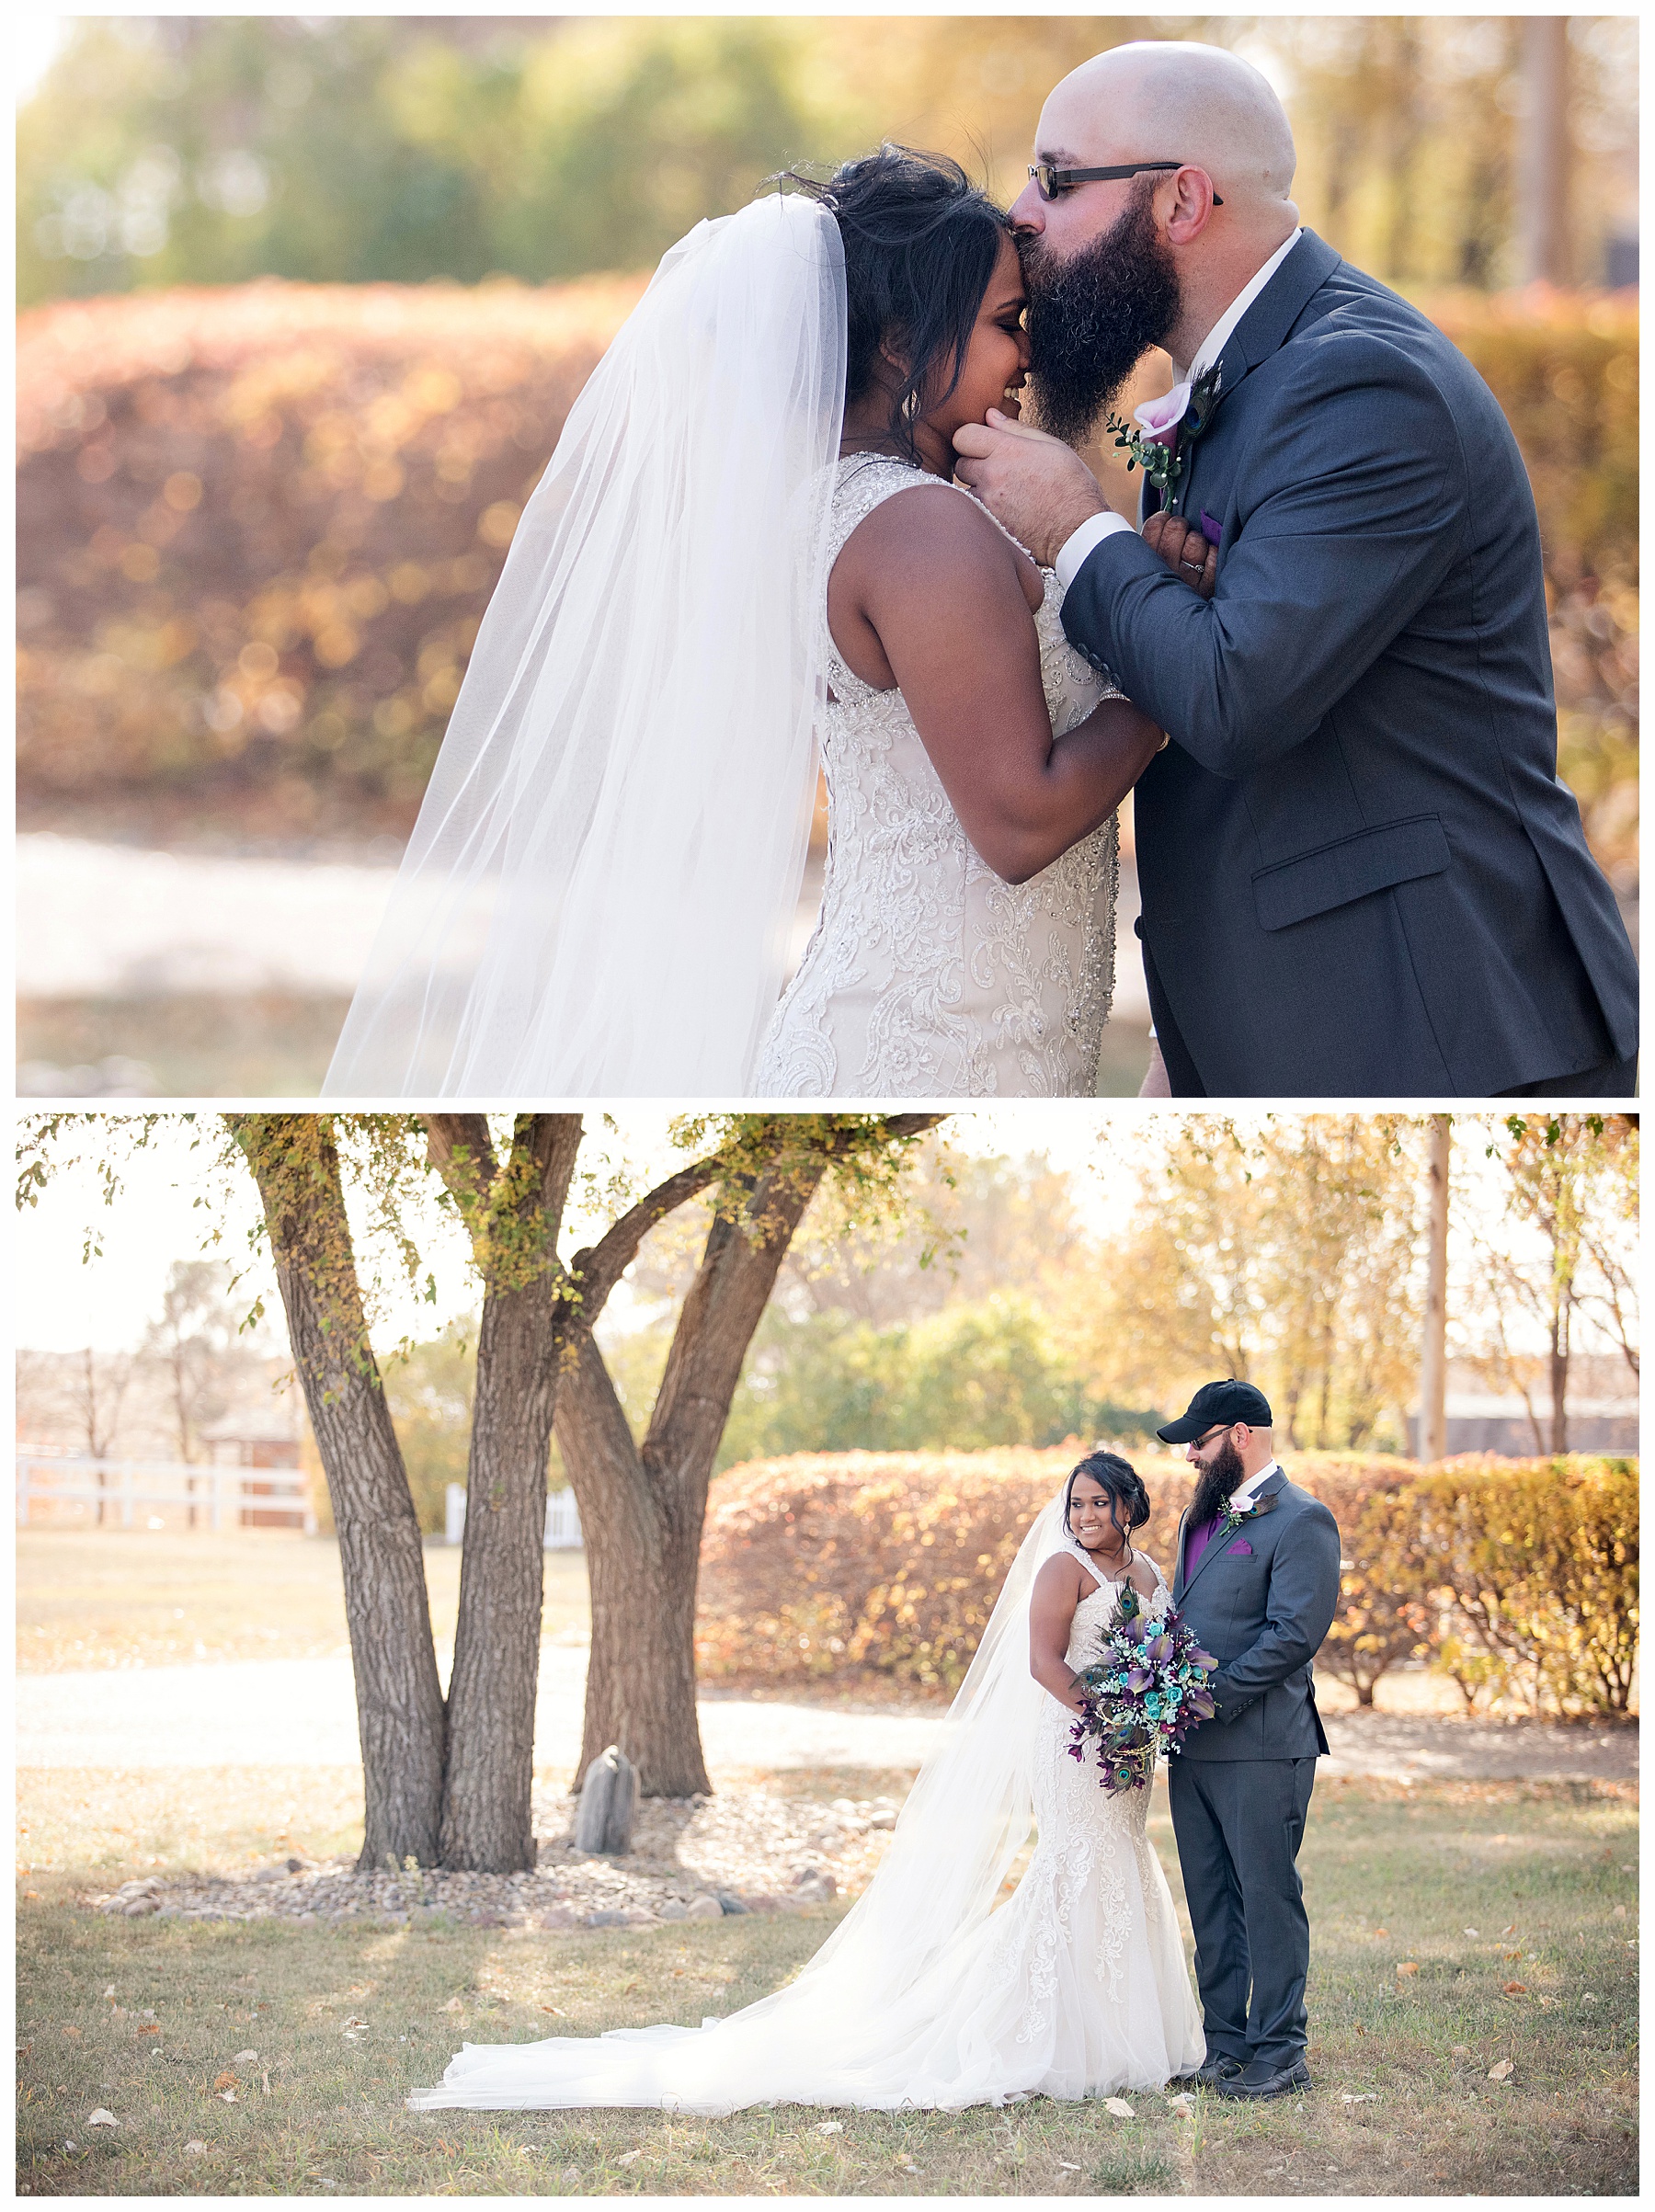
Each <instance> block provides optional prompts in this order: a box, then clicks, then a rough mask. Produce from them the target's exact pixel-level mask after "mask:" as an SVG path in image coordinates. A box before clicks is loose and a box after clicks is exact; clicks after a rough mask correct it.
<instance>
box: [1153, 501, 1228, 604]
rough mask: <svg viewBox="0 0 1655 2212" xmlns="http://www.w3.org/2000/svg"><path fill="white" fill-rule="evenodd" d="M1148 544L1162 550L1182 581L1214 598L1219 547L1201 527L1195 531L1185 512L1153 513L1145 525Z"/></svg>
mask: <svg viewBox="0 0 1655 2212" xmlns="http://www.w3.org/2000/svg"><path fill="white" fill-rule="evenodd" d="M1144 543H1145V544H1146V545H1147V547H1148V548H1149V550H1150V552H1151V553H1159V555H1160V557H1161V559H1162V560H1163V561H1164V562H1165V563H1166V564H1167V566H1168V567H1169V568H1170V570H1171V571H1172V574H1173V575H1174V576H1176V577H1177V578H1178V580H1179V582H1180V583H1181V584H1187V585H1188V586H1189V587H1190V589H1191V590H1192V591H1198V592H1199V593H1200V594H1201V596H1202V598H1203V599H1211V598H1212V596H1213V587H1214V586H1215V585H1216V583H1217V581H1218V548H1217V547H1216V545H1209V544H1208V543H1207V542H1206V540H1205V538H1204V537H1203V535H1202V533H1201V532H1200V530H1192V529H1191V528H1190V525H1189V524H1188V523H1187V522H1186V521H1185V520H1184V519H1183V517H1182V516H1181V515H1170V514H1168V513H1167V512H1166V511H1165V509H1164V508H1163V509H1162V511H1161V512H1160V513H1159V514H1157V515H1151V516H1150V518H1149V519H1148V521H1147V522H1146V523H1145V525H1144Z"/></svg>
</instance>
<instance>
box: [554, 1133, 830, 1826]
mask: <svg viewBox="0 0 1655 2212" xmlns="http://www.w3.org/2000/svg"><path fill="white" fill-rule="evenodd" d="M826 1171H827V1158H826V1157H823V1158H822V1159H820V1160H819V1161H818V1162H815V1163H812V1164H811V1165H810V1166H808V1167H805V1168H803V1169H793V1171H792V1172H790V1173H787V1174H780V1173H778V1174H773V1175H772V1174H767V1175H763V1176H761V1177H760V1178H759V1180H758V1181H757V1183H756V1184H755V1185H754V1186H753V1189H752V1194H751V1197H750V1199H749V1201H748V1204H747V1205H746V1206H745V1208H744V1209H743V1212H742V1215H741V1218H740V1220H739V1221H731V1220H729V1219H727V1218H725V1216H724V1215H723V1214H720V1215H719V1216H718V1217H717V1218H716V1219H715V1220H714V1221H713V1226H712V1230H711V1232H710V1233H709V1235H708V1237H707V1244H706V1249H705V1251H704V1253H703V1254H702V1264H701V1268H700V1270H699V1271H698V1272H697V1275H696V1278H695V1281H694V1283H692V1284H691V1288H690V1292H689V1294H688V1295H687V1296H686V1298H685V1300H684V1306H683V1311H682V1312H681V1313H680V1315H679V1325H678V1328H677V1329H676V1330H675V1331H674V1334H673V1339H672V1347H671V1350H670V1351H669V1352H668V1357H667V1371H666V1373H665V1374H664V1375H663V1376H662V1378H661V1387H660V1389H659V1391H658V1392H657V1394H656V1405H655V1411H654V1414H653V1416H652V1417H651V1420H650V1424H649V1433H648V1435H647V1436H646V1437H645V1442H644V1445H643V1448H642V1450H640V1449H639V1448H638V1446H637V1445H636V1444H635V1443H634V1442H633V1435H632V1431H631V1429H630V1428H629V1426H628V1424H627V1420H626V1416H625V1414H624V1412H623V1411H622V1407H621V1402H620V1400H619V1398H618V1397H616V1395H615V1390H614V1385H613V1384H612V1383H611V1381H610V1377H609V1374H608V1371H607V1369H606V1368H605V1367H604V1365H603V1360H602V1355H601V1354H600V1353H599V1351H598V1349H597V1347H596V1345H595V1344H594V1343H593V1341H592V1338H591V1332H590V1328H589V1326H588V1325H585V1324H584V1323H583V1325H582V1326H581V1328H579V1329H578V1331H577V1332H576V1337H575V1340H574V1342H575V1348H576V1358H575V1361H574V1363H573V1366H572V1368H571V1370H570V1372H569V1373H568V1374H567V1375H566V1376H565V1382H564V1385H563V1389H562V1392H561V1394H560V1396H559V1399H558V1406H557V1440H558V1443H559V1445H560V1446H561V1448H562V1451H563V1455H564V1464H565V1466H566V1467H567V1468H568V1470H569V1480H570V1483H571V1485H572V1486H573V1488H574V1491H575V1497H576V1503H577V1504H578V1505H579V1508H580V1519H581V1525H582V1527H583V1529H585V1531H586V1534H587V1561H588V1574H589V1575H590V1578H591V1586H592V1649H591V1659H590V1662H589V1665H588V1671H587V1695H586V1727H585V1734H584V1739H583V1741H582V1745H581V1752H580V1772H581V1773H585V1771H586V1769H587V1766H588V1763H589V1762H591V1761H592V1760H594V1759H596V1758H597V1757H598V1756H599V1753H600V1752H602V1751H603V1750H606V1749H607V1747H608V1746H609V1745H610V1744H611V1743H618V1744H619V1745H620V1746H621V1748H622V1750H623V1751H624V1752H625V1753H626V1755H627V1757H628V1758H629V1759H630V1760H631V1761H632V1762H633V1765H634V1766H636V1768H637V1769H638V1787H639V1790H640V1792H641V1793H642V1795H643V1796H646V1797H685V1796H692V1795H694V1794H696V1793H698V1792H702V1791H705V1790H706V1789H707V1788H708V1787H709V1784H708V1781H707V1770H706V1763H705V1761H704V1760H703V1758H702V1748H701V1729H700V1726H699V1724H698V1722H697V1719H696V1713H695V1588H696V1579H697V1577H698V1575H699V1573H700V1568H701V1538H702V1522H703V1520H704V1519H705V1516H706V1509H707V1484H708V1481H709V1480H710V1478H711V1477H712V1473H713V1461H714V1459H715V1458H716V1457H717V1455H718V1446H719V1443H720V1441H721V1440H722V1438H723V1435H724V1429H725V1421H726V1420H728V1418H729V1411H730V1400H731V1399H732V1397H734V1396H735V1392H736V1383H737V1382H738V1381H739V1380H740V1376H741V1366H742V1362H743V1361H744V1359H745V1358H746V1357H747V1351H748V1345H749V1344H750V1343H751V1341H752V1338H753V1331H754V1330H755V1329H756V1328H758V1326H759V1320H760V1318H761V1317H762V1316H763V1313H764V1308H765V1305H766V1302H767V1301H768V1299H769V1297H770V1291H771V1289H772V1287H773V1286H774V1283H775V1280H776V1274H777V1271H778V1270H779V1269H780V1267H781V1265H782V1259H783V1258H784V1256H785V1254H786V1251H787V1248H788V1246H789V1244H790V1243H791V1242H792V1240H793V1232H794V1230H795V1229H796V1228H797V1227H798V1225H799V1222H800V1220H801V1219H802V1217H803V1215H804V1213H805V1207H806V1206H807V1205H808V1204H809V1203H810V1200H811V1198H812V1196H813V1195H814V1194H815V1192H816V1186H817V1185H818V1183H819V1182H820V1181H821V1179H822V1176H823V1175H824V1174H825V1173H826Z"/></svg>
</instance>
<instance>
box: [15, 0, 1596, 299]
mask: <svg viewBox="0 0 1655 2212" xmlns="http://www.w3.org/2000/svg"><path fill="white" fill-rule="evenodd" d="M1144 37H1150V38H1167V37H1174V38H1195V39H1205V40H1211V41H1213V42H1215V43H1220V44H1227V45H1234V46H1237V47H1238V48H1239V49H1240V50H1241V51H1244V52H1246V53H1248V54H1249V55H1250V57H1251V58H1254V59H1256V60H1258V61H1259V62H1261V64H1262V65H1263V66H1264V67H1265V68H1266V70H1267V71H1268V72H1269V73H1270V74H1272V75H1273V77H1274V78H1275V79H1276V81H1277V82H1278V83H1279V84H1280V86H1282V89H1283V93H1284V99H1285V101H1286V104H1287V107H1288V110H1289V113H1290V115H1291V117H1292V119H1293V121H1294V125H1295V134H1296V137H1297V140H1298V144H1299V155H1300V169H1299V179H1298V186H1297V189H1298V193H1299V197H1300V200H1301V202H1302V204H1303V206H1304V210H1305V212H1306V215H1307V219H1308V220H1309V221H1310V222H1314V223H1315V224H1316V225H1317V226H1318V228H1319V229H1321V230H1323V231H1324V232H1325V234H1327V235H1328V236H1329V237H1330V238H1331V239H1332V240H1333V242H1334V244H1335V245H1338V246H1340V248H1341V250H1342V251H1344V252H1347V253H1349V254H1350V255H1351V256H1352V257H1353V258H1354V259H1356V260H1358V261H1361V262H1363V263H1364V265H1365V266H1367V267H1369V268H1373V269H1374V270H1375V273H1376V274H1378V275H1380V276H1383V277H1385V278H1387V279H1388V280H1390V281H1392V282H1398V283H1403V284H1410V283H1435V284H1441V283H1444V282H1446V283H1463V284H1469V285H1472V286H1474V287H1478V288H1486V287H1488V286H1490V285H1500V284H1502V283H1507V282H1510V281H1511V280H1512V271H1513V255H1512V230H1513V226H1514V220H1515V189H1514V183H1513V177H1514V169H1515V162H1516V150H1517V143H1518V136H1519V131H1520V129H1521V116H1522V113H1523V108H1524V87H1523V85H1522V82H1521V76H1520V45H1519V27H1518V26H1517V25H1516V24H1515V23H1514V22H1513V21H1512V20H1511V19H1509V18H1505V17H1361V16H1355V17H1341V16H1297V17H1293V16H1289V17H1225V16H1218V17H1204V16H1193V17H1177V18H1168V17H1134V16H1102V17H1100V16H1074V17H1053V16H1044V17H1042V16H1031V17H994V16H982V17H974V16H966V17H866V16H864V17H855V18H843V17H838V18H836V17H787V16H771V17H719V16H713V17H665V18H662V17H627V16H615V17H578V16H577V17H563V18H561V19H554V20H552V21H546V20H545V19H543V18H542V19H538V20H537V19H534V18H530V17H525V18H519V19H513V18H509V17H508V18H502V17H477V18H474V19H472V18H466V17H444V18H440V19H436V18H421V17H395V16H383V17H380V16H355V17H352V16H344V17H218V16H171V17H142V16H141V17H87V18H85V19H84V20H82V21H81V22H79V23H78V24H77V26H76V27H75V29H74V33H73V34H72V36H71V38H70V40H69V42H68V44H67V46H66V48H65V51H63V53H62V54H61V55H60V57H59V58H58V60H57V62H56V63H54V65H53V66H52V68H51V70H50V71H49V72H48V74H47V75H46V77H45V79H44V81H43V82H42V84H41V85H40V87H39V88H38V89H37V91H36V92H35V94H34V96H33V97H32V98H30V99H29V101H28V102H27V103H26V105H25V107H24V108H23V110H22V113H21V116H20V118H19V124H18V157H19V171H18V175H19V188H18V203H17V211H18V223H19V229H18V277H19V281H20V284H21V288H22V296H23V298H24V299H25V301H35V300H42V299H47V298H51V297H56V296H61V295H63V294H66V293H67V294H74V293H86V292H92V291H119V290H125V289H128V288H130V287H132V286H134V285H141V286H145V287H149V286H155V285H167V284H177V283H190V284H200V283H208V284H223V283H233V282H236V281H238V280H240V279H245V278H246V277H251V276H257V275H275V276H286V277H302V278H307V279H315V280H320V281H325V282H361V281H364V280H371V279H395V280H400V281H418V280H420V279H424V278H428V277H432V276H443V277H449V278H455V279H460V280H461V281H462V282H463V281H472V280H474V279H477V278H480V277H483V276H485V275H487V274H490V273H492V272H496V271H503V272H507V273H509V274H513V275H516V276H519V277H522V278H524V279H528V280H530V281H540V280H542V279H546V278H548V277H553V276H563V275H570V274H576V273H579V272H582V271H586V270H591V269H600V268H601V269H609V268H644V267H647V266H649V265H650V264H651V263H653V262H654V261H655V260H656V258H657V257H658V256H659V255H660V253H661V252H662V250H663V249H664V248H665V246H667V245H668V244H669V243H670V242H671V241H672V239H674V238H676V237H678V236H679V235H680V234H682V233H683V232H684V231H685V230H686V229H688V228H689V226H690V225H691V223H692V222H696V221H698V220H699V219H700V218H701V217H702V215H717V214H724V213H727V212H729V211H731V210H732V209H733V208H735V207H737V206H739V205H740V204H741V202H742V201H743V200H746V199H747V198H748V197H749V196H750V194H751V192H752V190H753V188H754V187H755V185H757V184H758V182H759V179H760V178H762V177H765V176H766V175H768V174H770V172H772V171H774V170H775V169H777V168H779V167H781V166H782V165H786V164H791V163H794V162H797V161H800V160H815V161H818V162H820V161H832V160H836V159H839V158H841V157H842V156H843V155H845V154H849V153H851V152H854V151H856V150H857V149H859V148H861V147H863V146H866V145H868V144H870V143H874V142H876V141H877V140H878V139H880V138H882V137H885V136H891V137H897V138H904V139H907V141H908V142H909V143H918V144H924V145H935V146H938V147H939V148H941V149H942V150H943V151H945V152H948V153H952V154H956V155H958V156H959V157H961V158H963V159H966V160H969V161H971V162H972V163H973V164H974V165H976V166H978V167H979V168H981V169H982V170H984V171H985V172H986V174H987V177H988V180H989V183H990V185H991V187H992V188H994V189H996V190H997V191H999V193H1000V194H1001V195H1002V196H1004V197H1007V198H1010V196H1011V195H1012V194H1013V193H1014V192H1015V191H1016V189H1017V188H1019V187H1020V186H1021V184H1022V165H1023V164H1024V163H1025V162H1026V160H1027V158H1028V147H1029V143H1030V141H1031V138H1032V136H1033V127H1034V122H1035V119H1036V117H1037V115H1038V113H1039V110H1040V105H1041V102H1042V100H1043V99H1044V96H1045V93H1046V91H1047V89H1048V88H1049V87H1050V86H1052V85H1053V84H1054V83H1056V80H1057V79H1058V78H1059V77H1060V76H1061V75H1063V74H1065V73H1066V72H1067V70H1069V69H1071V68H1073V67H1074V66H1075V64H1076V63H1079V62H1080V61H1083V60H1084V59H1085V58H1086V57H1087V56H1088V55H1090V54H1092V53H1096V52H1099V51H1101V50H1103V49H1105V48H1107V47H1110V46H1113V45H1115V44H1117V43H1119V42H1121V41H1123V40H1129V39H1134V38H1144ZM1569 68H1570V77H1571V83H1570V96H1571V97H1570V125H1571V136H1572V140H1573V156H1574V162H1575V166H1576V172H1577V175H1576V185H1575V190H1574V192H1573V195H1572V215H1573V223H1574V229H1575V233H1576V240H1575V260H1576V263H1577V269H1578V274H1579V276H1580V278H1581V279H1582V280H1584V281H1586V282H1598V281H1601V280H1602V276H1603V259H1604V236H1605V234H1606V233H1607V232H1608V231H1610V230H1611V229H1614V228H1615V227H1617V226H1618V227H1620V228H1622V229H1625V228H1626V226H1627V222H1628V215H1627V205H1628V203H1629V201H1630V200H1632V199H1633V198H1635V193H1636V181H1635V179H1636V151H1637V120H1636V119H1637V85H1636V73H1637V25H1636V22H1635V20H1633V19H1632V18H1630V17H1624V18H1618V19H1617V18H1615V17H1579V18H1576V19H1574V21H1573V24H1572V27H1571V34H1570V51H1569Z"/></svg>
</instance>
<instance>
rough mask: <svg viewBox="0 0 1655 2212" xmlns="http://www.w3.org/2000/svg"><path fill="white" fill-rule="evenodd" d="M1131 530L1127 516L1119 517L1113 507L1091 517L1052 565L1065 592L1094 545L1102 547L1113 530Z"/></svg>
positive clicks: (1065, 541)
mask: <svg viewBox="0 0 1655 2212" xmlns="http://www.w3.org/2000/svg"><path fill="white" fill-rule="evenodd" d="M1131 529H1132V525H1131V523H1130V522H1128V521H1127V519H1126V518H1125V516H1124V515H1117V514H1116V513H1115V511H1114V509H1113V507H1110V508H1109V509H1108V510H1107V511H1106V512H1105V513H1103V514H1101V515H1089V516H1088V517H1087V519H1086V520H1085V521H1084V522H1083V523H1082V524H1081V525H1080V527H1079V530H1076V531H1075V532H1074V533H1073V534H1072V536H1070V537H1067V538H1066V539H1065V540H1064V542H1063V544H1062V547H1061V548H1060V550H1059V552H1058V554H1057V558H1056V561H1055V562H1054V563H1053V564H1052V565H1053V568H1054V570H1055V572H1056V577H1057V581H1058V582H1059V583H1060V584H1061V585H1062V587H1063V588H1064V590H1065V591H1067V589H1068V587H1069V586H1070V585H1071V584H1072V583H1073V582H1074V580H1075V578H1076V577H1077V576H1079V573H1080V564H1081V563H1082V561H1084V560H1085V558H1086V556H1087V554H1088V553H1090V551H1091V549H1092V547H1093V546H1094V545H1101V543H1102V542H1103V540H1104V539H1105V538H1107V537H1108V536H1109V534H1110V532H1111V531H1112V530H1131ZM1134 534H1135V535H1136V532H1135V533H1134Z"/></svg>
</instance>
